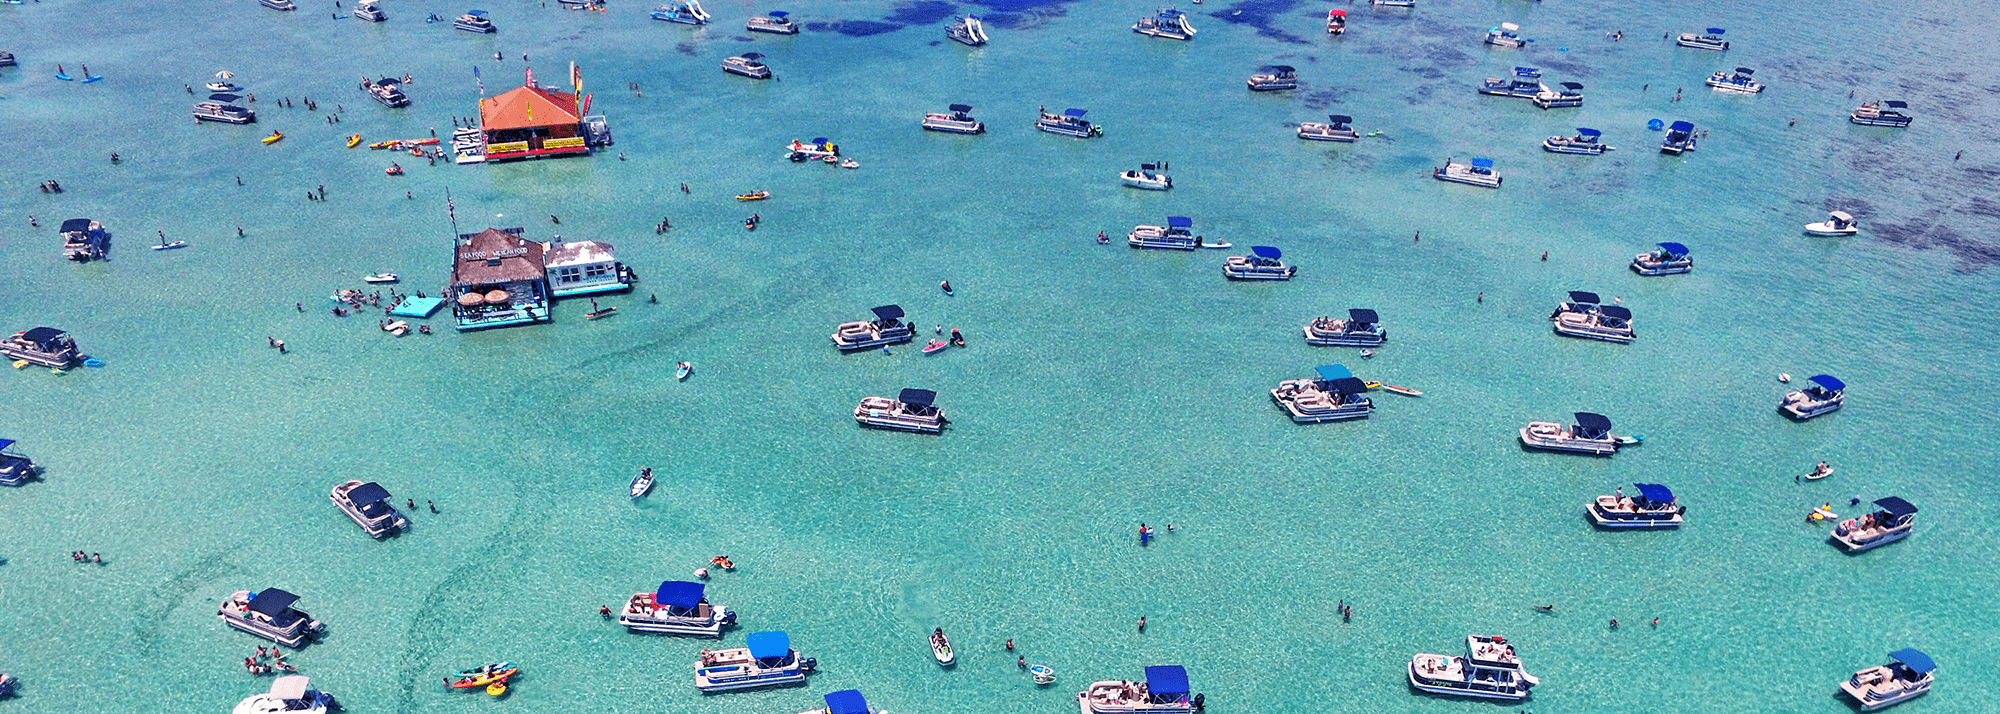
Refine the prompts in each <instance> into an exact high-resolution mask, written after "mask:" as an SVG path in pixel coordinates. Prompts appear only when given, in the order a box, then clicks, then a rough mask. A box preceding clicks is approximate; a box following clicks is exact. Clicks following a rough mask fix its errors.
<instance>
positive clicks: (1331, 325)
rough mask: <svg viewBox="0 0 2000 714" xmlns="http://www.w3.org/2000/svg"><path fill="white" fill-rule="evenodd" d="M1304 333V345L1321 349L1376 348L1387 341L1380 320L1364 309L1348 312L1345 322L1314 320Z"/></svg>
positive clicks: (1321, 318)
mask: <svg viewBox="0 0 2000 714" xmlns="http://www.w3.org/2000/svg"><path fill="white" fill-rule="evenodd" d="M1305 332H1306V344H1308V345H1319V346H1322V347H1378V346H1381V344H1382V343H1383V342H1386V341H1388V340H1389V331H1388V330H1387V329H1384V328H1383V327H1382V325H1381V318H1380V317H1378V316H1377V315H1376V314H1375V311H1374V310H1369V309H1365V308H1354V309H1351V310H1348V311H1347V319H1345V320H1339V319H1335V318H1333V317H1331V316H1327V317H1320V318H1316V319H1314V320H1313V321H1312V322H1311V323H1310V324H1307V325H1306V327H1305Z"/></svg>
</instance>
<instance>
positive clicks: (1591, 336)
mask: <svg viewBox="0 0 2000 714" xmlns="http://www.w3.org/2000/svg"><path fill="white" fill-rule="evenodd" d="M1569 298H1570V299H1569V300H1568V301H1566V302H1562V303H1558V304H1557V305H1556V311H1555V312H1553V313H1550V314H1549V321H1550V322H1551V323H1554V325H1555V331H1556V334H1558V335H1566V336H1569V337H1581V338H1584V339H1587V340H1603V341H1605V342H1617V343H1619V344H1624V343H1627V342H1631V341H1632V337H1633V333H1632V311H1631V310H1629V309H1626V307H1625V306H1624V305H1600V304H1597V295H1596V294H1595V293H1587V292H1583V291H1580V290H1573V291H1570V294H1569Z"/></svg>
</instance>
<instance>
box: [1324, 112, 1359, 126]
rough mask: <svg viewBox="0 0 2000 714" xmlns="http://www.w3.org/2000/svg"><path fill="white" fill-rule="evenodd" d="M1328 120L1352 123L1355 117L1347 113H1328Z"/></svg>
mask: <svg viewBox="0 0 2000 714" xmlns="http://www.w3.org/2000/svg"><path fill="white" fill-rule="evenodd" d="M1326 120H1327V121H1330V122H1333V123H1335V124H1351V123H1353V122H1354V117H1351V116H1348V115H1346V114H1328V115H1326Z"/></svg>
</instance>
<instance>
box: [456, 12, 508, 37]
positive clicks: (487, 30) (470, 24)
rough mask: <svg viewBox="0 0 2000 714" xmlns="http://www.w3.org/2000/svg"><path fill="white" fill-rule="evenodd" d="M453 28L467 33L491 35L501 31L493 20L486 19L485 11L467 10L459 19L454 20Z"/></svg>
mask: <svg viewBox="0 0 2000 714" xmlns="http://www.w3.org/2000/svg"><path fill="white" fill-rule="evenodd" d="M451 26H452V27H454V28H457V29H460V30H464V31H466V32H476V33H479V34H491V33H494V32H498V31H499V29H498V28H495V27H494V26H493V21H492V20H489V19H486V11H485V10H467V11H466V13H465V14H463V15H459V16H458V19H456V20H452V21H451Z"/></svg>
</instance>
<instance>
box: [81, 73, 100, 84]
mask: <svg viewBox="0 0 2000 714" xmlns="http://www.w3.org/2000/svg"><path fill="white" fill-rule="evenodd" d="M103 78H104V75H101V74H93V75H90V76H88V77H84V78H83V83H84V84H90V83H91V82H95V81H97V80H100V79H103Z"/></svg>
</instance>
